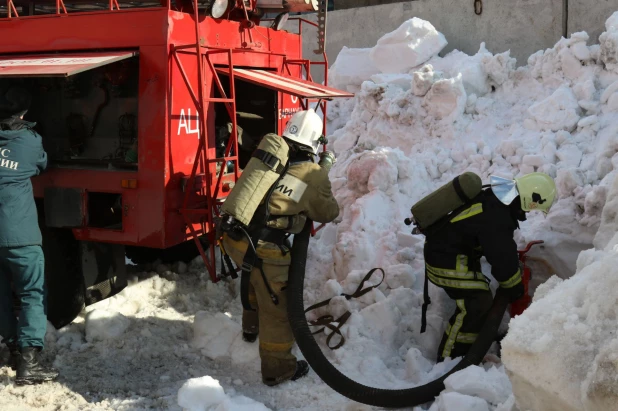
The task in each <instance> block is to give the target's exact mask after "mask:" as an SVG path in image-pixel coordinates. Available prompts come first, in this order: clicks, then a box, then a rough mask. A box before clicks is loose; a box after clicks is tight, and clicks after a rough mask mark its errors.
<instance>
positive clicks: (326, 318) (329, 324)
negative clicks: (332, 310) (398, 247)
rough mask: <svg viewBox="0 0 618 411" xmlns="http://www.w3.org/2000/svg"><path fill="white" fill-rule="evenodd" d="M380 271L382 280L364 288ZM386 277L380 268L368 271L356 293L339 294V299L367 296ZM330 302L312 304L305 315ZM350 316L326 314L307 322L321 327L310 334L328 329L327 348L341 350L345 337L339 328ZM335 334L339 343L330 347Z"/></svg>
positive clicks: (347, 314)
mask: <svg viewBox="0 0 618 411" xmlns="http://www.w3.org/2000/svg"><path fill="white" fill-rule="evenodd" d="M378 270H380V271H381V272H382V279H381V280H380V282H379V283H378V284H376V285H372V286H371V287H367V288H364V287H365V283H366V282H367V281H369V279H370V278H371V277H372V276H373V273H375V272H376V271H378ZM385 277H386V273H384V270H383V269H381V268H374V269H372V270H371V271H369V272H368V273H367V274H366V275H365V277H364V278H363V280H362V281H361V282H360V284H359V285H358V287H357V288H356V291H354V292H353V293H352V294H345V293H343V294H341V297H345V298H346V300H351V299H352V298H359V297H362V296H363V295H365V294H367V293H368V292H370V291H371V290H373V289H374V288H378V287H379V286H380V285H381V284H382V282H383V281H384V278H385ZM331 300H332V298H329V299H328V300H324V301H321V302H319V303H316V304H313V305H312V306H311V307H309V308H307V309H306V310H305V314H307V313H308V312H309V311H313V310H316V309H318V308H321V307H325V306H327V305H329V304H330V301H331ZM351 316H352V313H351V312H349V311H346V312H345V313H343V315H341V316H340V317H339V318H337V319H335V318H334V317H333V316H332V315H330V314H327V315H323V316H321V317H319V318H317V319H316V320H312V321H308V323H309V325H310V326H313V327H322V328H320V329H319V330H317V331H314V332H313V333H312V334H314V335H315V334H319V333H321V332H324V333H326V332H325V330H326V329H327V328H328V329H329V330H331V331H332V332H331V333H330V334H328V336H327V337H326V345H327V346H328V348H330V349H331V350H336V349H338V348H341V347H342V346H343V344H345V337H344V336H343V333H342V332H341V328H342V327H343V326H344V324H345V323H346V322H347V321H348V320H349V319H350V317H351ZM334 323H337V325H334ZM335 334H337V335H338V336H339V343H338V344H336V345H334V346H332V345H331V340H332V338H333V336H334V335H335Z"/></svg>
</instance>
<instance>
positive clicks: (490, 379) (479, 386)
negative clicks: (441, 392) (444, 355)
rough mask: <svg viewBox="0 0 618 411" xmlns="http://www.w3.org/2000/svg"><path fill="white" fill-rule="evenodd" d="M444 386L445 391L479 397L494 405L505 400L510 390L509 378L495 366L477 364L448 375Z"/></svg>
mask: <svg viewBox="0 0 618 411" xmlns="http://www.w3.org/2000/svg"><path fill="white" fill-rule="evenodd" d="M444 386H445V388H446V391H447V392H449V391H450V392H458V393H461V394H466V395H470V396H473V397H479V398H482V399H484V400H486V401H487V402H489V403H491V404H494V405H498V404H502V403H503V402H505V401H506V400H507V399H508V398H509V395H511V391H512V388H511V382H510V381H509V378H508V377H507V375H506V374H505V373H504V372H503V371H502V370H498V369H497V368H496V367H490V368H489V369H488V370H485V369H483V368H481V367H478V366H470V367H467V368H465V369H464V370H462V371H459V372H456V373H454V374H453V375H450V376H449V377H448V378H447V379H446V380H444Z"/></svg>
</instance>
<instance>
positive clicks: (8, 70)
mask: <svg viewBox="0 0 618 411" xmlns="http://www.w3.org/2000/svg"><path fill="white" fill-rule="evenodd" d="M135 55H137V52H134V51H119V52H101V53H70V54H45V55H43V54H41V55H24V56H0V78H2V77H68V76H72V75H74V74H78V73H82V72H84V71H87V70H91V69H94V68H97V67H101V66H104V65H106V64H111V63H115V62H117V61H120V60H124V59H128V58H129V57H133V56H135Z"/></svg>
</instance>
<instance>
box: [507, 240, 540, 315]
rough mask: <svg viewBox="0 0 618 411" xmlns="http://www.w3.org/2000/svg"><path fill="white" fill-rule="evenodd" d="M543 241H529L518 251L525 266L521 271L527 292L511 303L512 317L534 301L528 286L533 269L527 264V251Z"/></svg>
mask: <svg viewBox="0 0 618 411" xmlns="http://www.w3.org/2000/svg"><path fill="white" fill-rule="evenodd" d="M543 243H544V241H531V242H529V243H528V245H527V246H526V248H525V249H523V250H519V251H517V253H518V254H519V261H520V262H521V264H522V266H523V271H522V273H521V279H522V282H523V283H524V290H525V292H524V295H523V297H521V298H520V299H519V300H517V301H515V302H514V303H512V304H511V318H513V317H515V316H518V315H519V314H521V313H523V312H524V310H525V309H526V308H528V306H529V305H530V303H531V302H532V297H530V295H529V294H528V287H529V285H530V278H531V277H532V271H531V270H530V267H528V266H527V265H526V253H528V251H530V249H531V248H532V246H534V245H537V244H543Z"/></svg>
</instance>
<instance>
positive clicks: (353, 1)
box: [334, 0, 405, 10]
mask: <svg viewBox="0 0 618 411" xmlns="http://www.w3.org/2000/svg"><path fill="white" fill-rule="evenodd" d="M403 1H405V0H335V1H334V4H335V10H343V9H351V8H355V7H367V6H377V5H380V4H391V3H402V2H403Z"/></svg>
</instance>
